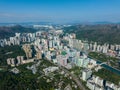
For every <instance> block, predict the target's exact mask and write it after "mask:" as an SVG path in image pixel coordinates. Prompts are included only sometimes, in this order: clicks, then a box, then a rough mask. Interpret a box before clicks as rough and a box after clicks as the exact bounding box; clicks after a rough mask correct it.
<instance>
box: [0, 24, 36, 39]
mask: <svg viewBox="0 0 120 90" xmlns="http://www.w3.org/2000/svg"><path fill="white" fill-rule="evenodd" d="M16 32H18V33H30V32H31V33H33V32H36V29H33V28H26V27H23V26H20V25H15V26H1V27H0V39H1V38H8V37H10V36H14V35H15V33H16Z"/></svg>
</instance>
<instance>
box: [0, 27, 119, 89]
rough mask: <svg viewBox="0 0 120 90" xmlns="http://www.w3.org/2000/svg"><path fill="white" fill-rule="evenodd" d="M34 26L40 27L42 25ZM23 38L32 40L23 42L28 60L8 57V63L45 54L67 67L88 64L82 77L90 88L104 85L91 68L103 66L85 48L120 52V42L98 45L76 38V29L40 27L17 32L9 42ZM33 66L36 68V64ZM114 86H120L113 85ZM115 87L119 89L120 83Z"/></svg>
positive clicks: (100, 87) (101, 87) (46, 57)
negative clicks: (70, 31) (39, 29)
mask: <svg viewBox="0 0 120 90" xmlns="http://www.w3.org/2000/svg"><path fill="white" fill-rule="evenodd" d="M35 27H36V28H37V27H39V26H35ZM18 42H19V43H18ZM20 42H30V43H29V44H22V48H23V50H24V51H25V54H26V57H27V60H24V59H23V57H22V56H18V57H17V58H16V59H15V58H8V59H7V63H8V65H11V66H15V65H16V62H17V65H19V64H24V63H29V62H33V61H34V59H38V60H40V59H42V58H44V59H47V60H50V61H52V62H53V63H56V64H58V65H60V66H63V67H66V68H70V67H72V66H73V65H76V66H78V67H82V68H85V69H84V70H83V72H82V80H84V81H86V82H87V84H86V85H87V87H88V88H90V89H91V90H103V87H104V86H105V85H104V80H103V79H101V78H100V77H97V76H92V69H96V70H98V69H101V68H100V66H99V65H98V64H97V62H96V61H95V60H93V59H91V58H89V57H88V56H87V55H86V54H85V52H87V51H94V52H101V53H106V54H110V55H114V54H115V55H116V54H117V55H118V54H120V51H119V50H120V45H110V44H104V45H99V44H97V42H94V43H88V42H86V41H82V40H78V39H76V35H75V34H74V33H72V34H65V35H63V31H62V30H50V31H49V32H45V31H38V32H36V33H26V34H22V35H20V34H19V33H16V35H15V37H14V38H12V37H10V43H12V44H13V45H16V44H18V45H19V44H20ZM4 45H6V44H3V43H1V42H0V46H4ZM10 45H11V44H10ZM83 51H84V52H83ZM33 54H35V55H33ZM16 60H17V61H16ZM31 68H32V69H34V67H31ZM112 85H113V84H109V83H108V82H106V87H107V88H108V89H107V90H111V89H109V87H110V88H112V87H113V86H112ZM114 87H118V86H116V85H114ZM113 90H120V87H118V88H117V89H113Z"/></svg>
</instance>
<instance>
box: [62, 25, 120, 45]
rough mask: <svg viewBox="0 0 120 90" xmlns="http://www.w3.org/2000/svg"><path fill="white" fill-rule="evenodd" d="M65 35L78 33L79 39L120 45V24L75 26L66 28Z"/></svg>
mask: <svg viewBox="0 0 120 90" xmlns="http://www.w3.org/2000/svg"><path fill="white" fill-rule="evenodd" d="M64 32H65V33H76V37H77V39H81V40H88V41H97V42H100V43H110V44H120V40H119V38H120V27H119V24H108V25H107V24H105V25H74V26H71V27H65V28H64Z"/></svg>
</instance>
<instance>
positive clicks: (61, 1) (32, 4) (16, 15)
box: [0, 0, 120, 23]
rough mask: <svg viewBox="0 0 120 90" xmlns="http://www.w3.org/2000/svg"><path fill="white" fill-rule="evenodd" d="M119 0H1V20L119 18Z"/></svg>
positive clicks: (116, 20)
mask: <svg viewBox="0 0 120 90" xmlns="http://www.w3.org/2000/svg"><path fill="white" fill-rule="evenodd" d="M119 8H120V0H0V23H2V22H41V21H47V22H72V21H74V22H75V21H76V22H98V21H109V22H119V21H120V17H119V16H120V11H119Z"/></svg>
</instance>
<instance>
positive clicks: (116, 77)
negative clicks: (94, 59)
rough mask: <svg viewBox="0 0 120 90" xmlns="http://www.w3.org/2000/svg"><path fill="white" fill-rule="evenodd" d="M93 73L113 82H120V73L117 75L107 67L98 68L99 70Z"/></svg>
mask: <svg viewBox="0 0 120 90" xmlns="http://www.w3.org/2000/svg"><path fill="white" fill-rule="evenodd" d="M93 74H94V75H96V76H99V77H101V78H104V79H105V80H107V81H110V82H113V83H115V84H117V85H118V84H119V82H120V76H119V75H117V74H115V73H113V72H111V71H109V70H107V69H104V68H102V69H100V70H98V72H94V73H93Z"/></svg>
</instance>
